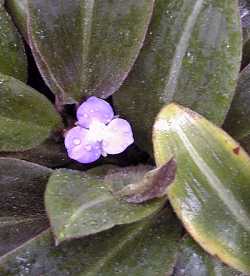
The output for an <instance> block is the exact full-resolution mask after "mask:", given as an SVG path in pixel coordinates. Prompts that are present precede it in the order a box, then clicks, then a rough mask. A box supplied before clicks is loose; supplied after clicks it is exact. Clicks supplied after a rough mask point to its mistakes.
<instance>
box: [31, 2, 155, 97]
mask: <svg viewBox="0 0 250 276" xmlns="http://www.w3.org/2000/svg"><path fill="white" fill-rule="evenodd" d="M28 3H29V5H28V6H29V16H28V32H29V35H30V40H31V43H30V45H31V47H32V50H33V54H34V56H35V59H36V62H37V64H38V66H39V69H40V71H41V73H42V75H43V77H44V79H45V81H46V82H47V84H48V85H49V86H50V87H51V89H52V90H53V91H54V93H56V94H57V96H58V99H59V101H60V102H70V101H71V100H72V99H71V100H70V97H72V98H73V99H75V100H81V99H82V98H83V97H84V96H90V95H95V96H99V97H104V98H105V97H107V96H109V95H111V94H112V93H114V92H115V91H116V90H117V89H118V88H119V86H120V85H121V83H122V82H123V81H124V79H125V78H126V76H127V74H128V72H129V71H130V69H131V67H132V65H133V63H134V61H135V59H136V57H137V55H138V52H139V50H140V48H141V46H142V43H143V40H144V37H145V33H146V31H147V27H148V24H149V20H150V18H151V14H152V10H153V3H154V1H153V0H141V1H134V0H126V1H124V0H116V1H106V0H105V1H100V0H98V1H87V0H76V1H68V0H60V1H59V0H49V1H40V0H32V1H31V0H30V1H28Z"/></svg>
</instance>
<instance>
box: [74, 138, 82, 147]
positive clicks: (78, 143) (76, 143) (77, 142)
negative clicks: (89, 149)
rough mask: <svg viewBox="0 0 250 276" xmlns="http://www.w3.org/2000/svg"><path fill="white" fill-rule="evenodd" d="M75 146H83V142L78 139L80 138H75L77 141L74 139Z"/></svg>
mask: <svg viewBox="0 0 250 276" xmlns="http://www.w3.org/2000/svg"><path fill="white" fill-rule="evenodd" d="M73 144H74V145H75V146H78V145H80V144H81V140H80V139H78V138H75V139H73Z"/></svg>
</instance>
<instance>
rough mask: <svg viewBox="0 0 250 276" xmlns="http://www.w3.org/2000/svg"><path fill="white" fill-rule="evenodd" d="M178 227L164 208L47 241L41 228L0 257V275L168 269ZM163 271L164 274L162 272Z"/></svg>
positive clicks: (145, 273)
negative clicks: (80, 234) (86, 234)
mask: <svg viewBox="0 0 250 276" xmlns="http://www.w3.org/2000/svg"><path fill="white" fill-rule="evenodd" d="M180 235H181V227H180V224H179V223H178V220H176V218H175V217H174V216H173V214H172V213H171V212H169V210H164V212H163V213H161V215H160V216H159V215H158V216H156V217H154V218H152V219H151V220H149V219H146V220H143V221H140V222H137V223H134V224H131V225H126V226H124V225H123V226H122V227H121V226H120V227H116V228H114V229H112V230H109V231H106V232H102V233H99V234H98V235H93V236H90V237H86V238H85V239H80V240H76V241H71V242H67V243H63V244H62V245H60V246H58V247H54V246H53V237H52V234H51V233H50V232H44V233H42V234H41V235H40V236H37V237H36V238H35V239H33V240H31V241H30V242H27V243H26V244H24V245H23V246H22V247H20V248H18V249H17V250H16V251H15V252H13V253H12V254H10V255H7V256H6V257H4V258H2V259H1V260H0V273H1V274H2V275H8V276H12V275H13V276H14V275H23V274H25V273H26V274H29V275H46V276H54V275H60V276H64V275H84V276H96V275H103V276H111V275H112V276H113V275H114V276H115V275H120V276H127V275H131V276H132V275H136V276H152V275H154V276H165V275H170V274H171V272H172V269H173V265H174V262H175V256H176V253H177V250H178V241H179V239H180ZM166 273H167V274H166Z"/></svg>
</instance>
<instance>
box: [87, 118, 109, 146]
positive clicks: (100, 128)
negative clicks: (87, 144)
mask: <svg viewBox="0 0 250 276" xmlns="http://www.w3.org/2000/svg"><path fill="white" fill-rule="evenodd" d="M106 132H107V126H106V125H105V124H104V123H101V122H98V121H93V122H92V123H91V124H90V126H89V133H88V136H89V138H90V139H91V140H92V141H98V142H101V141H102V140H103V139H104V138H105V137H106Z"/></svg>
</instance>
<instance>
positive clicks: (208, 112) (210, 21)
mask: <svg viewBox="0 0 250 276" xmlns="http://www.w3.org/2000/svg"><path fill="white" fill-rule="evenodd" d="M240 30H241V29H240V21H239V15H238V7H237V1H235V0H221V1H218V0H208V1H205V0H190V1H186V0H181V1H176V0H169V1H166V0H157V1H156V6H155V11H154V15H153V18H152V22H151V25H150V27H149V31H148V34H147V37H146V41H145V43H144V47H143V49H142V51H141V53H140V55H139V57H138V59H137V61H136V63H135V66H134V67H133V70H132V71H131V73H130V74H129V76H128V78H127V79H126V81H125V83H124V85H123V86H122V87H121V89H120V90H119V91H118V92H117V93H115V94H114V105H115V107H116V108H117V112H118V114H120V115H121V116H123V117H124V118H126V119H128V121H129V122H130V123H131V124H132V127H133V129H134V132H135V140H136V142H137V143H138V144H139V146H141V148H142V149H145V150H147V151H149V152H150V151H152V139H151V133H152V126H153V123H154V119H155V116H156V115H157V113H158V112H159V110H160V108H161V107H162V106H164V105H165V104H166V103H169V102H172V101H175V102H178V103H180V104H183V105H185V106H188V107H191V108H192V109H194V110H195V111H197V112H199V113H201V114H203V115H204V116H205V117H206V118H208V119H209V120H211V121H213V122H214V123H216V124H218V125H220V124H222V123H223V120H224V118H225V115H226V113H227V111H228V109H229V106H230V103H231V100H232V97H233V93H234V89H235V85H236V80H237V77H238V71H239V66H240V60H241V35H240V33H241V31H240ZM145 111H146V116H145Z"/></svg>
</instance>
